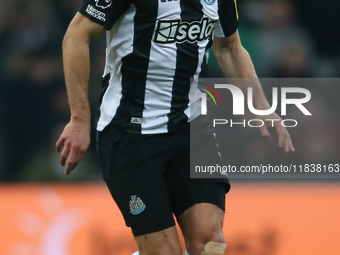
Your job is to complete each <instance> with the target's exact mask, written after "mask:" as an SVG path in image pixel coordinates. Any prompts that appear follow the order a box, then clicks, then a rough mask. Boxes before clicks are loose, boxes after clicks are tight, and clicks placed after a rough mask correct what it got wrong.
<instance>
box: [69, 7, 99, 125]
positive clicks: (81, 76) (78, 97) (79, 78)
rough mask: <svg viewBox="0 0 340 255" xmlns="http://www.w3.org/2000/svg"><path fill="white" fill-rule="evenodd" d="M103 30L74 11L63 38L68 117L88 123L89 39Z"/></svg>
mask: <svg viewBox="0 0 340 255" xmlns="http://www.w3.org/2000/svg"><path fill="white" fill-rule="evenodd" d="M104 31H105V29H104V27H102V26H100V25H98V24H96V23H94V22H92V21H90V20H89V19H87V18H86V17H84V16H83V15H81V14H80V13H77V14H76V16H75V17H74V19H73V20H72V22H71V24H70V26H69V27H68V29H67V32H66V34H65V37H64V40H63V64H64V74H65V81H66V88H67V94H68V100H69V104H70V109H71V120H73V121H78V122H84V123H88V124H90V105H89V100H88V81H89V75H90V51H89V44H90V41H91V40H92V39H94V38H96V37H98V36H100V35H101V34H103V33H104Z"/></svg>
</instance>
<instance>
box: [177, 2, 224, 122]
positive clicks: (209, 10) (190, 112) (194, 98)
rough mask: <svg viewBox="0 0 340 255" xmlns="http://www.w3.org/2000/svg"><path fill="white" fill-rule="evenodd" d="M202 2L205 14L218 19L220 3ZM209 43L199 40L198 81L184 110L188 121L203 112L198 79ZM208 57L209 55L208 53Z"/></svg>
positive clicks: (191, 88) (192, 86)
mask: <svg viewBox="0 0 340 255" xmlns="http://www.w3.org/2000/svg"><path fill="white" fill-rule="evenodd" d="M201 4H202V7H203V15H204V16H208V17H210V18H212V19H218V18H219V17H218V14H217V10H218V5H217V4H214V5H207V4H205V3H204V0H201ZM207 44H208V41H203V42H198V46H199V50H198V58H199V59H198V65H197V71H196V74H195V75H194V77H193V78H194V80H195V81H196V82H193V83H192V84H191V87H190V94H189V98H190V100H189V104H190V107H189V105H188V108H187V109H186V110H185V111H184V113H185V114H186V115H187V116H188V121H189V122H190V121H192V120H193V119H195V118H196V117H197V116H199V115H200V114H201V94H202V92H200V90H199V89H198V87H197V81H198V78H199V75H200V73H201V66H202V63H203V61H204V56H205V55H206V46H207ZM207 59H208V55H207Z"/></svg>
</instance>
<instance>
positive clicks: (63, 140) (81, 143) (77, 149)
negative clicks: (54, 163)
mask: <svg viewBox="0 0 340 255" xmlns="http://www.w3.org/2000/svg"><path fill="white" fill-rule="evenodd" d="M89 145H90V123H84V122H78V121H75V120H71V121H70V122H69V123H68V124H67V125H66V126H65V128H64V131H63V133H62V134H61V136H60V138H59V140H58V141H57V143H56V150H57V152H60V151H61V149H62V151H61V154H60V164H61V165H62V166H65V164H66V168H65V174H69V173H70V172H71V171H72V170H73V169H74V168H75V167H76V166H77V165H78V164H79V162H80V160H81V159H82V158H83V156H84V154H85V152H86V150H87V148H88V147H89Z"/></svg>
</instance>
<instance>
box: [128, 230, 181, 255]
mask: <svg viewBox="0 0 340 255" xmlns="http://www.w3.org/2000/svg"><path fill="white" fill-rule="evenodd" d="M135 240H136V242H137V245H138V250H139V255H181V254H182V250H181V246H180V243H179V240H178V235H177V230H176V227H175V226H174V227H170V228H167V229H164V230H161V231H158V232H154V233H150V234H145V235H141V236H136V237H135Z"/></svg>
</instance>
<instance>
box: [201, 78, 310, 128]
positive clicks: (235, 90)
mask: <svg viewBox="0 0 340 255" xmlns="http://www.w3.org/2000/svg"><path fill="white" fill-rule="evenodd" d="M202 85H203V86H204V87H205V88H202ZM198 88H199V89H200V90H201V91H203V92H205V93H202V96H201V99H202V100H201V101H202V102H201V114H202V115H207V95H209V96H210V97H211V98H212V100H213V101H214V103H215V106H217V103H216V100H215V97H214V95H215V96H216V97H217V98H218V100H219V102H220V104H221V106H222V100H221V98H220V95H219V94H218V93H217V91H216V90H215V89H228V90H229V91H230V92H231V94H232V97H233V115H245V109H244V105H245V98H244V94H243V92H242V90H241V89H240V88H239V87H237V86H235V85H231V84H215V86H214V88H213V87H212V86H210V85H208V84H205V83H201V82H198ZM208 89H209V90H210V91H212V92H213V93H211V92H210V91H209V90H208ZM247 92H248V100H247V103H248V109H249V111H250V112H251V113H253V114H255V115H257V116H266V115H270V114H272V113H274V112H275V111H276V109H277V106H278V88H276V87H274V88H273V90H272V98H273V103H272V106H271V108H270V109H268V110H257V109H255V107H254V103H253V88H251V87H249V88H248V90H247ZM289 93H295V94H297V93H299V94H303V95H304V97H302V98H287V94H289ZM310 99H311V93H310V91H309V90H308V89H305V88H295V87H287V88H281V115H283V116H286V115H287V105H288V104H291V105H295V106H296V107H297V108H298V109H299V110H300V111H301V112H302V113H303V114H304V115H305V116H312V114H311V113H310V112H309V111H308V110H307V109H306V107H305V106H303V104H305V103H307V102H309V101H310ZM266 121H267V122H271V126H272V127H274V123H275V121H280V120H279V119H266ZM228 123H230V126H231V127H233V125H243V127H246V124H248V126H249V127H262V126H264V125H265V123H264V121H263V120H260V119H252V120H249V121H248V122H246V120H243V121H242V122H234V121H233V120H230V121H228V120H226V119H214V120H213V126H214V127H215V126H216V125H225V124H228ZM288 123H292V124H291V125H289V124H288ZM281 125H282V126H283V127H296V126H297V125H298V122H297V120H294V119H286V120H281Z"/></svg>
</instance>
